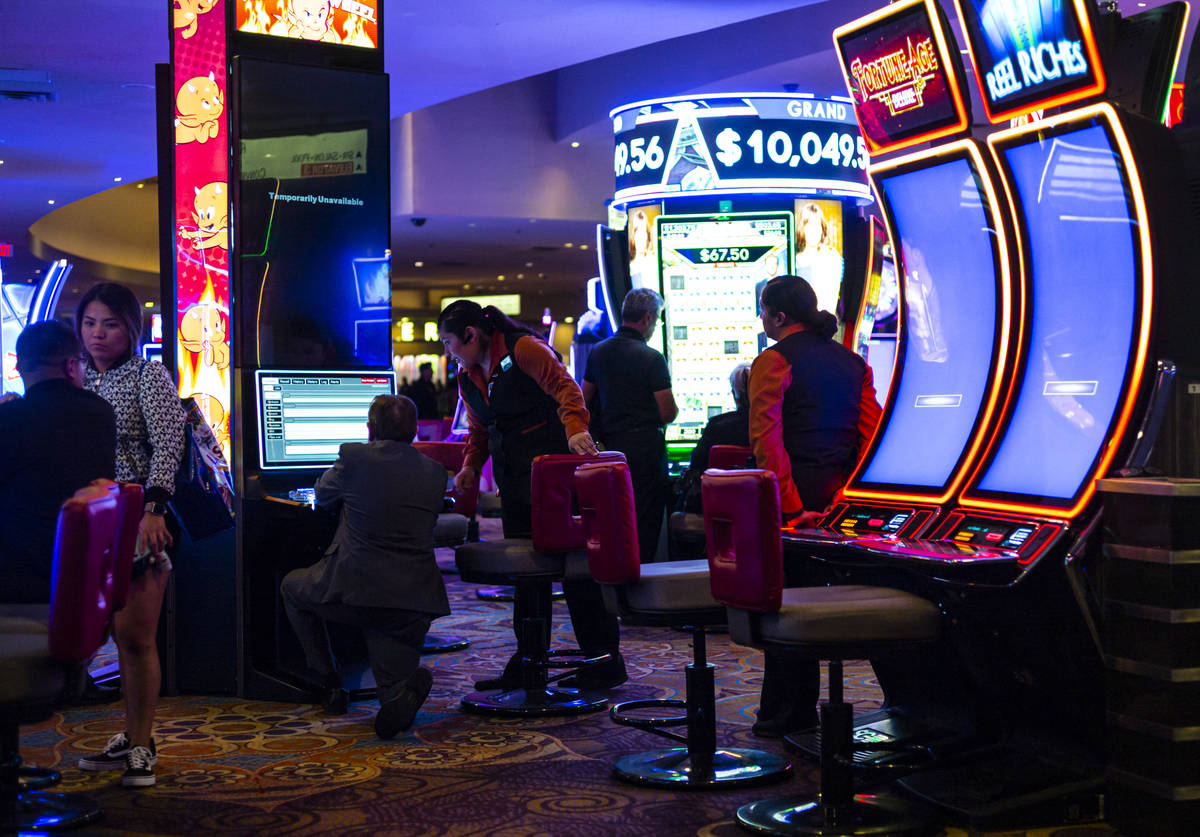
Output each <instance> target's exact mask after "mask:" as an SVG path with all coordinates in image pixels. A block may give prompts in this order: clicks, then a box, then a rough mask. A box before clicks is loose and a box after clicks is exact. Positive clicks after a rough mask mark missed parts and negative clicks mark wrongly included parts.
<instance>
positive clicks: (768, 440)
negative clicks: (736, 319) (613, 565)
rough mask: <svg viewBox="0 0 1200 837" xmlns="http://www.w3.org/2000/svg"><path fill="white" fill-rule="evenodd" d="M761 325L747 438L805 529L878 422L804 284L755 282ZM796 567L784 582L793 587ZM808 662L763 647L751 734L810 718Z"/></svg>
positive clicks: (867, 374)
mask: <svg viewBox="0 0 1200 837" xmlns="http://www.w3.org/2000/svg"><path fill="white" fill-rule="evenodd" d="M760 302H761V308H762V324H763V331H764V332H766V334H767V336H768V337H770V338H771V339H772V340H775V341H777V342H776V343H775V344H774V345H773V346H771V347H770V348H769V349H766V350H765V351H763V352H762V353H761V354H760V355H759V356H758V357H757V358H756V359H755V360H754V365H753V366H752V367H751V369H750V381H749V398H750V445H751V447H752V448H753V449H754V458H755V461H756V462H757V463H758V467H760V468H765V469H767V470H770V471H774V472H775V475H776V476H777V477H778V479H779V502H780V510H781V513H782V515H783V520H782V523H783V524H784V525H790V526H795V527H806V526H813V525H815V524H816V523H817V521H819V520H820V519H821V517H822V516H823V515H824V513H825V510H826V508H827V507H828V506H829V504H830V502H831V501H832V500H833V498H834V495H835V494H837V492H838V491H839V490H840V489H841V488H842V486H843V485H844V484H845V482H846V480H847V479H848V478H849V476H850V472H851V471H852V470H853V468H854V465H855V463H856V462H857V461H858V456H859V452H860V451H862V450H864V449H865V448H866V446H867V444H868V443H869V442H870V440H871V436H872V435H873V434H874V433H875V428H876V426H877V425H878V424H879V417H880V415H881V412H882V411H881V410H880V408H879V404H878V402H877V401H876V400H875V385H874V379H873V377H872V375H871V367H869V366H867V364H866V363H865V362H864V361H863V359H862V358H860V357H859V356H858V355H856V354H855V353H854V352H852V351H850V350H849V349H847V348H846V347H845V346H843V345H841V344H840V343H837V342H835V341H834V340H833V339H832V337H833V334H834V332H835V331H836V330H837V319H836V318H835V317H834V316H833V315H832V314H830V313H829V312H828V311H822V310H820V309H818V308H817V297H816V294H815V293H814V292H813V289H812V286H810V285H809V284H808V282H806V281H805V280H803V279H801V278H799V277H797V276H779V277H776V278H774V279H771V280H770V281H769V282H767V284H766V285H765V286H764V287H763V290H762V297H761V300H760ZM805 575H806V570H805V567H804V566H803V565H801V566H795V565H792V562H785V564H784V583H785V584H786V585H787V586H789V587H798V586H803V585H804V584H806V583H811V582H812V581H813V580H812V579H809V578H806V577H805ZM820 679H821V678H820V669H819V667H818V661H817V660H811V659H802V658H797V657H794V655H791V654H788V653H785V652H782V651H778V650H776V651H771V652H768V653H767V655H766V659H765V661H764V666H763V687H762V696H761V699H760V703H759V709H758V720H757V721H756V722H755V724H754V734H755V735H759V736H763V737H780V736H782V735H785V734H787V733H789V732H792V731H793V730H797V729H803V728H804V727H806V726H813V725H815V724H816V721H817V711H816V704H817V694H818V691H819V688H820Z"/></svg>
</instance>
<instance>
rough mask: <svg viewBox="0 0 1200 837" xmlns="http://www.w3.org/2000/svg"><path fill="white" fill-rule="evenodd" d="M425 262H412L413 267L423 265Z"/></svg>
mask: <svg viewBox="0 0 1200 837" xmlns="http://www.w3.org/2000/svg"><path fill="white" fill-rule="evenodd" d="M424 266H425V262H413V267H424Z"/></svg>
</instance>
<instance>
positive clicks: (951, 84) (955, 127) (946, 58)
mask: <svg viewBox="0 0 1200 837" xmlns="http://www.w3.org/2000/svg"><path fill="white" fill-rule="evenodd" d="M914 6H924V7H925V14H926V16H927V17H928V18H929V30H930V31H931V32H932V33H933V40H934V43H936V44H937V49H938V60H939V61H941V62H942V70H943V72H944V74H945V76H946V88H947V89H948V90H949V91H950V96H951V98H953V99H954V112H955V113H957V114H958V121H957V122H955V123H954V124H952V125H947V126H946V127H945V128H938V129H935V130H932V131H926V132H925V133H923V134H917V135H916V136H912V137H909V138H908V139H904V140H900V141H899V142H894V143H888V144H886V145H880V144H878V143H876V142H874V141H873V140H872V139H871V138H870V137H869V136H868V135H867V132H866V131H864V130H863V128H862V120H858V132H859V134H860V135H862V138H863V141H864V142H866V144H867V153H868V154H870V155H876V154H883V153H887V152H891V151H899V150H900V149H902V148H910V147H912V146H914V145H918V144H919V143H922V142H929V141H930V140H935V139H941V138H942V137H948V136H950V135H951V134H957V133H961V132H962V131H965V130H966V129H967V128H968V127H969V125H970V119H969V118H968V116H967V105H966V100H965V99H964V96H963V90H962V88H960V87H959V86H958V74H957V73H955V72H954V64H953V63H951V62H952V60H953V56H952V54H951V51H950V47H949V45H948V44H947V43H946V33H945V30H943V29H942V21H941V18H939V17H938V12H937V7H936V6H935V5H934V2H933V0H902V2H899V3H893V4H892V5H890V6H884V7H883V8H882V9H877V10H876V11H874V12H871V13H870V14H869V15H864V16H863V17H860V18H857V19H855V20H852V21H850V22H849V23H843V24H842V25H841V26H839V27H837V28H836V29H834V30H833V49H834V51H835V52H836V53H837V56H838V66H840V67H841V69H842V79H843V80H844V81H845V82H846V92H847V93H849V94H850V100H851V101H852V102H853V103H854V118H855V119H858V108H859V105H858V98H857V97H856V96H855V95H854V88H853V87H852V86H851V84H850V75H849V73H848V72H847V67H846V59H845V56H844V55H843V54H842V45H841V44H840V43H838V39H839V38H841V37H842V36H843V35H854V34H857V33H858V31H859V30H861V29H865V28H867V27H868V26H872V25H874V24H877V23H879V22H880V21H882V20H886V19H887V18H889V17H899V16H900V15H901V14H903V13H905V12H907V11H908V10H909V9H911V8H912V7H914Z"/></svg>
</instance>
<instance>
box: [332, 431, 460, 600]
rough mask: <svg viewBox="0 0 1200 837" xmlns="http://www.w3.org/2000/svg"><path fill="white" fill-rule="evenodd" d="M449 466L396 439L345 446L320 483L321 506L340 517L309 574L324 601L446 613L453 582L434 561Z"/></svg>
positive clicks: (347, 444)
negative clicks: (448, 585) (330, 540)
mask: <svg viewBox="0 0 1200 837" xmlns="http://www.w3.org/2000/svg"><path fill="white" fill-rule="evenodd" d="M446 477H447V474H446V469H445V468H444V467H442V466H441V465H440V464H438V463H437V462H434V461H433V460H432V459H429V458H428V457H426V456H423V455H422V454H420V453H418V452H417V450H416V448H414V447H413V446H412V445H410V444H406V443H404V442H396V441H387V440H385V441H375V442H367V443H366V444H363V443H361V442H353V443H346V444H344V445H342V447H341V450H340V451H339V452H338V460H337V462H335V463H334V465H333V467H332V468H330V469H329V470H328V471H326V472H325V473H324V474H322V475H321V478H320V479H319V480H317V486H316V494H317V502H318V503H319V504H320V505H321V506H322V507H326V508H329V507H336V506H337V504H338V503H339V502H340V503H341V506H342V509H341V519H340V520H339V521H338V528H337V532H336V533H335V534H334V536H333V543H331V544H330V545H329V549H328V550H326V552H325V557H324V558H322V559H321V561H320V562H318V563H317V565H316V566H314V567H313V568H312V570H313V572H312V573H311V574H310V578H312V580H313V582H314V586H315V588H316V589H315V591H314V592H315V593H316V594H317V595H319V596H320V599H319V600H320V601H321V602H322V603H323V604H327V603H331V602H341V603H342V604H347V605H353V606H356V607H392V608H401V609H404V610H413V611H417V612H419V613H428V614H430V615H433V616H445V615H446V614H448V613H449V612H450V602H449V600H448V599H447V598H446V585H445V584H444V583H443V581H442V573H441V571H440V570H438V567H437V564H436V563H435V562H434V558H433V526H434V523H436V522H437V516H438V513H439V512H440V511H441V509H442V498H443V496H444V494H445V491H446Z"/></svg>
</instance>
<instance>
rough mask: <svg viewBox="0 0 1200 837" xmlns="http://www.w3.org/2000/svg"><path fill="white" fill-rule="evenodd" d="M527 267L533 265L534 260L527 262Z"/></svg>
mask: <svg viewBox="0 0 1200 837" xmlns="http://www.w3.org/2000/svg"><path fill="white" fill-rule="evenodd" d="M525 266H526V267H533V262H525Z"/></svg>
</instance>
